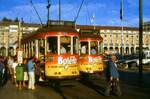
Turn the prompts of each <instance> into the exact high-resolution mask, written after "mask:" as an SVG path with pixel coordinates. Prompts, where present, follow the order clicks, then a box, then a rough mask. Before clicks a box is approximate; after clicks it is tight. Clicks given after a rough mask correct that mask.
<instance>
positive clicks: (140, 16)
mask: <svg viewBox="0 0 150 99" xmlns="http://www.w3.org/2000/svg"><path fill="white" fill-rule="evenodd" d="M142 10H143V8H142V0H139V77H140V78H142V76H143V64H142V58H143V12H142Z"/></svg>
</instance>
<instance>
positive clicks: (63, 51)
mask: <svg viewBox="0 0 150 99" xmlns="http://www.w3.org/2000/svg"><path fill="white" fill-rule="evenodd" d="M60 53H61V54H65V53H66V49H65V47H64V46H62V45H61V46H60Z"/></svg>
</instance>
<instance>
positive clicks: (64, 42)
mask: <svg viewBox="0 0 150 99" xmlns="http://www.w3.org/2000/svg"><path fill="white" fill-rule="evenodd" d="M70 52H71V37H68V36H62V37H61V38H60V53H61V54H65V53H70Z"/></svg>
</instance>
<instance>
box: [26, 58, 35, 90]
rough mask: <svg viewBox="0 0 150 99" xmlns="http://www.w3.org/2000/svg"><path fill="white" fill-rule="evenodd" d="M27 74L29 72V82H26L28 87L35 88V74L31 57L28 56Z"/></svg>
mask: <svg viewBox="0 0 150 99" xmlns="http://www.w3.org/2000/svg"><path fill="white" fill-rule="evenodd" d="M27 66H28V74H29V83H28V89H32V90H34V89H35V74H34V63H33V58H30V59H29V61H28V64H27Z"/></svg>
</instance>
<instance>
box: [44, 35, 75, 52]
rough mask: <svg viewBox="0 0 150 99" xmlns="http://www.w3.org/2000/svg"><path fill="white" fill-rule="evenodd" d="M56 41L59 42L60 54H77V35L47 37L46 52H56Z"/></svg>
mask: <svg viewBox="0 0 150 99" xmlns="http://www.w3.org/2000/svg"><path fill="white" fill-rule="evenodd" d="M58 43H60V54H66V53H67V54H78V37H71V36H61V37H60V42H58V37H48V38H47V53H53V54H54V53H58Z"/></svg>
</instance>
